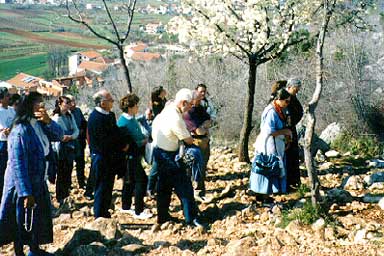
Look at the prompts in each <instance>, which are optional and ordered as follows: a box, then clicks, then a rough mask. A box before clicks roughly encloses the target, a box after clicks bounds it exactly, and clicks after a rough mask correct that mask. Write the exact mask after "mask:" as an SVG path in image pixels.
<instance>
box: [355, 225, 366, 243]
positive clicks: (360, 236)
mask: <svg viewBox="0 0 384 256" xmlns="http://www.w3.org/2000/svg"><path fill="white" fill-rule="evenodd" d="M366 235H367V231H366V230H365V229H360V230H358V231H357V232H356V235H355V238H354V239H353V241H354V242H355V243H356V244H365V243H367V240H366V239H365V238H366Z"/></svg>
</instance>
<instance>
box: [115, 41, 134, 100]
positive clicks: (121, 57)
mask: <svg viewBox="0 0 384 256" xmlns="http://www.w3.org/2000/svg"><path fill="white" fill-rule="evenodd" d="M118 49H119V56H120V60H121V64H122V65H123V69H124V75H125V78H126V80H127V86H128V92H129V93H132V84H131V78H130V77H129V70H128V64H127V62H126V61H125V57H124V47H123V45H119V47H118Z"/></svg>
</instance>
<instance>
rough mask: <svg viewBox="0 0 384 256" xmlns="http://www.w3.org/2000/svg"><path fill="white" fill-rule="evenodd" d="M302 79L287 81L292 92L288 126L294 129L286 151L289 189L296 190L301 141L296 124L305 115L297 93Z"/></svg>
mask: <svg viewBox="0 0 384 256" xmlns="http://www.w3.org/2000/svg"><path fill="white" fill-rule="evenodd" d="M300 88H301V81H300V80H299V79H297V78H291V79H289V80H288V81H287V91H288V92H289V94H291V102H290V103H289V105H288V107H287V108H286V116H287V126H288V128H289V129H290V130H291V131H292V140H291V142H290V144H289V147H288V149H287V150H286V151H285V157H286V167H287V190H288V191H294V190H296V189H297V188H298V187H299V186H300V184H301V181H300V168H299V165H300V161H299V142H298V140H299V139H298V136H297V131H296V125H297V123H298V122H299V121H300V120H301V118H302V117H303V107H302V106H301V104H300V101H299V100H298V99H297V93H298V92H299V91H300Z"/></svg>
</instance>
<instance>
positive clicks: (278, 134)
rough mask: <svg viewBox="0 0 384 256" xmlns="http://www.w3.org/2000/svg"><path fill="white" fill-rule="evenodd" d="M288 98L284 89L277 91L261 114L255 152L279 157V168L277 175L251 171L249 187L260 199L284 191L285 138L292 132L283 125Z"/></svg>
mask: <svg viewBox="0 0 384 256" xmlns="http://www.w3.org/2000/svg"><path fill="white" fill-rule="evenodd" d="M290 100H291V95H290V94H289V93H288V92H287V91H286V90H285V89H281V90H279V91H277V92H276V94H275V95H273V99H272V101H271V103H270V104H269V105H268V106H267V107H266V108H265V109H264V111H263V113H262V115H261V124H260V134H259V135H258V136H257V139H256V142H255V144H254V146H255V152H256V153H264V154H267V155H270V154H274V155H276V156H277V157H278V158H279V165H280V169H281V172H280V176H279V177H270V176H265V175H263V174H259V173H254V172H253V171H252V172H251V176H250V189H251V190H252V191H253V192H255V193H257V194H258V196H259V197H260V198H261V199H268V197H267V196H263V195H270V194H273V193H285V192H286V182H287V177H286V167H285V149H286V138H287V137H288V138H291V137H292V132H291V130H290V129H288V128H286V127H285V119H286V117H285V115H284V113H283V109H284V108H286V107H287V106H288V105H289V103H290Z"/></svg>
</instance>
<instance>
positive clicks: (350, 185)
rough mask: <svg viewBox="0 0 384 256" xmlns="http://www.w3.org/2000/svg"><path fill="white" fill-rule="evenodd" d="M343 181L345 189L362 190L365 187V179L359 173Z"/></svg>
mask: <svg viewBox="0 0 384 256" xmlns="http://www.w3.org/2000/svg"><path fill="white" fill-rule="evenodd" d="M343 183H345V185H344V189H350V190H360V189H363V188H364V182H363V179H362V178H361V177H360V176H357V175H353V176H350V177H347V178H346V179H345V180H344V182H343Z"/></svg>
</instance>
